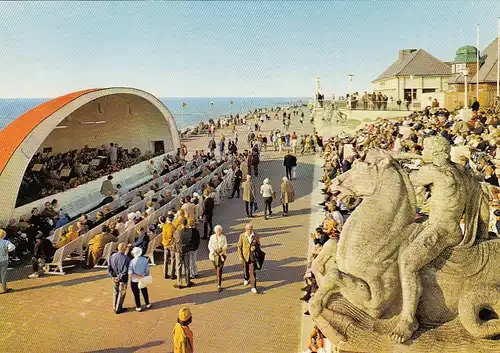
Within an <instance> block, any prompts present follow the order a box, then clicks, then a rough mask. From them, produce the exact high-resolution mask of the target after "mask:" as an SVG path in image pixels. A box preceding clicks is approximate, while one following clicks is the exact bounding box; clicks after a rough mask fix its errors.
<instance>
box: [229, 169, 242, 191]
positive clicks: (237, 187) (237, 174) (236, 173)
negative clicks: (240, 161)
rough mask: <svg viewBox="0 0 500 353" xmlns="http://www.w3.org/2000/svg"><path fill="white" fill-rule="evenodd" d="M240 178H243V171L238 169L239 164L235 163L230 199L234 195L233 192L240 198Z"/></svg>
mask: <svg viewBox="0 0 500 353" xmlns="http://www.w3.org/2000/svg"><path fill="white" fill-rule="evenodd" d="M242 179H243V173H242V171H241V169H240V166H239V165H236V166H235V170H234V182H233V192H232V193H231V197H230V199H232V198H233V197H234V194H235V193H236V197H237V198H240V185H241V180H242Z"/></svg>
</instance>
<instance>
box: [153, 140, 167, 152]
mask: <svg viewBox="0 0 500 353" xmlns="http://www.w3.org/2000/svg"><path fill="white" fill-rule="evenodd" d="M153 147H154V154H160V153H165V143H164V142H163V141H153Z"/></svg>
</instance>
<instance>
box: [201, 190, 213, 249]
mask: <svg viewBox="0 0 500 353" xmlns="http://www.w3.org/2000/svg"><path fill="white" fill-rule="evenodd" d="M214 208H215V201H214V193H213V192H211V193H210V194H208V196H207V197H206V198H205V200H203V214H202V218H203V239H204V240H206V239H208V236H209V235H210V234H212V232H213V228H214V226H213V223H212V221H213V217H214ZM209 228H210V232H209V230H208V229H209Z"/></svg>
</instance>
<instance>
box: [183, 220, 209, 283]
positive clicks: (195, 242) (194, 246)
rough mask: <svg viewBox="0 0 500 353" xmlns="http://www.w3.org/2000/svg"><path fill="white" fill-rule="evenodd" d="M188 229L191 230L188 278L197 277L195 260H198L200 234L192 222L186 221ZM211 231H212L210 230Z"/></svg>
mask: <svg viewBox="0 0 500 353" xmlns="http://www.w3.org/2000/svg"><path fill="white" fill-rule="evenodd" d="M210 223H211V221H210ZM187 226H188V228H189V229H190V230H191V251H190V252H189V273H190V278H191V279H195V278H197V277H198V266H196V259H197V258H198V248H199V247H200V232H199V231H198V229H196V224H195V222H194V221H192V220H188V224H187ZM210 231H212V229H210Z"/></svg>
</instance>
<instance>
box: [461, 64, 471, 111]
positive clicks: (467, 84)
mask: <svg viewBox="0 0 500 353" xmlns="http://www.w3.org/2000/svg"><path fill="white" fill-rule="evenodd" d="M462 75H463V76H464V82H465V86H464V88H465V89H464V109H468V108H469V101H468V96H467V91H468V86H469V83H468V81H467V76H468V75H469V69H467V68H465V69H463V70H462Z"/></svg>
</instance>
